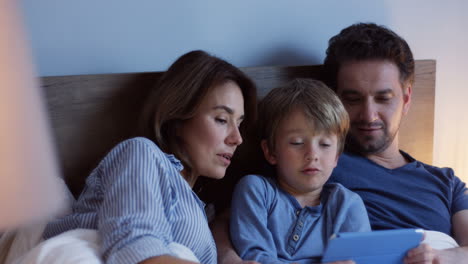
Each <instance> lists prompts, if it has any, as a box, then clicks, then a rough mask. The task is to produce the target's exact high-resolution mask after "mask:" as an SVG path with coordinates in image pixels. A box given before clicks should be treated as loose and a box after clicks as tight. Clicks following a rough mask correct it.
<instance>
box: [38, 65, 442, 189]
mask: <svg viewBox="0 0 468 264" xmlns="http://www.w3.org/2000/svg"><path fill="white" fill-rule="evenodd" d="M242 70H243V71H244V72H245V73H246V74H247V75H248V76H250V77H251V78H252V79H253V80H254V81H255V83H256V84H257V88H258V93H259V97H260V98H261V97H263V96H264V95H265V94H266V93H267V92H268V91H269V90H270V89H271V88H273V87H276V86H279V85H281V84H283V83H285V82H287V81H288V80H290V79H292V78H298V77H300V78H316V79H322V78H323V73H322V67H321V66H320V65H305V66H266V67H246V68H242ZM435 72H436V62H435V61H434V60H417V61H416V76H415V83H414V87H413V98H412V105H411V108H410V111H409V114H408V115H407V117H406V118H405V119H404V121H403V123H402V125H401V133H400V146H401V149H403V150H405V151H406V152H408V153H410V154H411V155H413V157H415V158H416V159H419V160H421V161H423V162H426V163H429V164H431V163H432V149H433V134H434V132H433V131H434V94H435ZM161 74H162V73H161V72H143V73H122V74H96V75H71V76H54V77H43V78H41V83H42V88H43V90H44V93H45V98H46V102H47V107H48V110H49V114H50V118H51V123H52V127H53V133H54V137H55V142H56V146H57V152H58V156H59V160H60V166H61V169H62V175H63V177H64V179H65V182H66V183H67V185H68V187H69V188H70V190H71V191H72V193H73V194H74V195H75V196H76V195H78V194H79V193H80V191H81V190H82V188H83V185H84V182H85V179H86V177H87V176H88V174H89V173H90V171H91V170H92V169H93V168H94V167H95V166H96V165H97V163H98V162H99V161H100V160H101V159H102V158H103V157H104V155H105V154H106V153H107V152H108V151H109V150H110V149H111V148H112V147H113V146H114V145H116V144H117V143H118V142H120V141H122V140H124V139H126V138H130V137H133V136H137V134H136V133H135V129H134V128H135V127H136V125H137V121H138V114H139V112H140V108H141V106H142V102H144V98H145V96H146V94H147V93H148V91H149V89H150V88H151V87H152V85H154V83H155V82H156V80H157V79H158V78H159V77H160V76H161ZM246 144H249V142H246V143H245V144H243V145H246ZM249 147H250V148H249ZM251 149H252V146H242V148H241V149H240V151H239V152H240V153H238V155H237V156H241V157H242V158H241V160H242V161H244V162H242V161H240V162H239V163H241V164H234V163H233V166H232V167H233V168H231V169H230V170H229V171H228V175H227V177H226V178H233V177H234V178H235V177H239V176H242V175H239V173H243V172H244V171H249V168H250V167H251V166H252V165H253V164H249V163H248V162H245V161H248V160H249V155H253V154H251V153H250V152H249V150H251ZM241 167H242V168H243V169H242V171H241V170H239V169H238V168H241Z"/></svg>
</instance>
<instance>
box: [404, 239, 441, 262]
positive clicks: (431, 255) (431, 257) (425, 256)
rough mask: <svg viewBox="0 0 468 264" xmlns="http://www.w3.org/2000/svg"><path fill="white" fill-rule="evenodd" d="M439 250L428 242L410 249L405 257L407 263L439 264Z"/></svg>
mask: <svg viewBox="0 0 468 264" xmlns="http://www.w3.org/2000/svg"><path fill="white" fill-rule="evenodd" d="M438 254H439V250H437V249H433V248H432V247H431V246H429V245H427V244H420V245H419V246H418V247H417V248H413V249H411V250H410V251H408V254H406V257H405V260H404V262H405V264H416V263H418V264H439V263H440V262H438V261H437V256H438Z"/></svg>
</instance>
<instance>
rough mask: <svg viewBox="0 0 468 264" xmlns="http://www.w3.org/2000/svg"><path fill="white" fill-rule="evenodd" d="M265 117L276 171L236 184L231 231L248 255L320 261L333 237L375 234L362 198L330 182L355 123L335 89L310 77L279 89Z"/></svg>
mask: <svg viewBox="0 0 468 264" xmlns="http://www.w3.org/2000/svg"><path fill="white" fill-rule="evenodd" d="M259 122H260V123H259V129H260V133H261V134H260V135H261V147H262V150H263V154H264V156H265V159H266V160H267V161H268V163H270V164H271V165H273V166H274V167H275V171H276V175H275V177H272V178H267V177H263V176H259V175H247V176H245V177H244V178H242V179H241V180H240V182H239V183H238V185H237V186H236V189H235V191H234V195H233V200H232V207H231V210H232V211H231V225H230V228H231V230H230V231H231V238H232V242H233V245H234V248H235V249H236V251H237V253H238V254H239V255H240V257H241V258H242V259H246V260H247V259H248V260H256V261H258V262H260V263H291V262H294V263H296V262H297V263H318V262H320V257H321V255H322V253H323V251H324V248H325V246H326V244H327V241H328V239H329V238H330V236H331V235H332V234H335V233H338V232H356V231H370V225H369V220H368V217H367V213H366V209H365V207H364V203H363V202H362V200H361V198H360V197H359V196H358V195H357V194H355V193H353V192H351V191H349V190H348V189H346V188H344V187H343V186H342V185H340V184H326V182H327V180H328V178H329V177H330V175H331V173H332V171H333V169H334V168H335V166H336V164H337V161H338V157H339V155H340V154H341V152H342V151H343V145H344V141H345V137H346V133H347V131H348V128H349V117H348V114H347V112H346V110H345V109H344V107H343V105H342V104H341V102H340V100H339V99H338V97H337V96H336V95H335V94H334V92H333V91H332V90H331V89H329V88H328V87H327V86H325V84H323V83H322V82H320V81H316V80H310V79H296V80H294V81H292V82H290V83H289V84H287V85H286V86H284V87H280V88H276V89H273V90H272V91H271V92H270V93H268V95H266V96H265V98H264V99H263V100H262V102H261V103H260V106H259Z"/></svg>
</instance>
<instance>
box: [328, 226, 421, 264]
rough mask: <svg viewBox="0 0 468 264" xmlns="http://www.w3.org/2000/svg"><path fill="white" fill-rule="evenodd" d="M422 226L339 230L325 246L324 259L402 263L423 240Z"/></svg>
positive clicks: (363, 263)
mask: <svg viewBox="0 0 468 264" xmlns="http://www.w3.org/2000/svg"><path fill="white" fill-rule="evenodd" d="M423 233H424V231H423V230H422V229H394V230H379V231H372V232H349V233H339V234H337V235H336V236H333V237H332V238H331V239H330V240H329V241H328V245H327V247H326V248H325V252H324V254H323V257H322V262H333V261H339V260H354V261H355V262H356V264H375V263H379V264H400V263H403V258H404V257H405V256H406V252H408V250H410V249H412V248H415V247H417V246H418V245H419V243H420V242H421V241H422V239H423Z"/></svg>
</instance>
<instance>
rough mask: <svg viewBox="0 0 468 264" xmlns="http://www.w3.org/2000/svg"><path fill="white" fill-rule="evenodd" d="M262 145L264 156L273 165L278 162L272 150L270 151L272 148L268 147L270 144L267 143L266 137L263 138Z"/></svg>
mask: <svg viewBox="0 0 468 264" xmlns="http://www.w3.org/2000/svg"><path fill="white" fill-rule="evenodd" d="M260 145H261V146H262V150H263V156H264V157H265V159H266V160H267V161H268V163H270V164H271V165H275V164H276V156H275V154H274V153H273V152H272V151H270V148H268V144H267V141H266V139H262V141H261V142H260Z"/></svg>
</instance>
